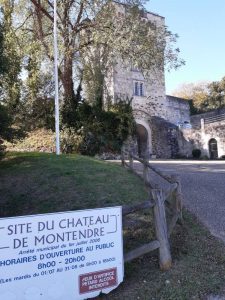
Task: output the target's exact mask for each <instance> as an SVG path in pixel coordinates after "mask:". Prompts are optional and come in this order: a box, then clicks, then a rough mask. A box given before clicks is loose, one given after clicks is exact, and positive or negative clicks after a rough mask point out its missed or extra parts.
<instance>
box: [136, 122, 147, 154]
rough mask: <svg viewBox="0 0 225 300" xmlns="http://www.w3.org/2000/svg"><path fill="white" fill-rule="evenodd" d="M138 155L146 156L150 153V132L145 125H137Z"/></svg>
mask: <svg viewBox="0 0 225 300" xmlns="http://www.w3.org/2000/svg"><path fill="white" fill-rule="evenodd" d="M136 135H137V145H138V156H139V157H141V158H146V157H147V155H148V132H147V130H146V128H145V127H144V126H143V125H140V124H137V125H136Z"/></svg>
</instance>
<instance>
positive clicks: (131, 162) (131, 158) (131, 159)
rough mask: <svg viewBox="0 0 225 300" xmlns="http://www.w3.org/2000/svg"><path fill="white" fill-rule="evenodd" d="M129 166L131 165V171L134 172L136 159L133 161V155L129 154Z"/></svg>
mask: <svg viewBox="0 0 225 300" xmlns="http://www.w3.org/2000/svg"><path fill="white" fill-rule="evenodd" d="M129 164H130V168H131V170H133V169H134V159H133V157H132V155H131V153H129Z"/></svg>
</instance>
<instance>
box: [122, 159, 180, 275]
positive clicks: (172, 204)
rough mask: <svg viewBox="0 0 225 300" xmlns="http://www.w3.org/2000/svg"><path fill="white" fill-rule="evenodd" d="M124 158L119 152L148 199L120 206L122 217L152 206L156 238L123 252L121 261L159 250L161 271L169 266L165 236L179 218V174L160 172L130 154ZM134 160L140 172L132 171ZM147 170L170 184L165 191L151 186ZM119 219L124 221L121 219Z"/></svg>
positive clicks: (166, 237) (169, 253) (170, 263)
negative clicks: (144, 188) (137, 163)
mask: <svg viewBox="0 0 225 300" xmlns="http://www.w3.org/2000/svg"><path fill="white" fill-rule="evenodd" d="M128 157H129V162H126V160H125V155H124V153H122V155H121V158H122V165H123V166H124V167H127V168H129V170H131V171H132V172H134V173H135V174H136V175H137V176H139V177H141V178H142V179H143V180H144V183H145V185H146V187H147V189H148V192H149V199H148V200H147V201H144V202H141V203H139V204H136V205H131V206H123V216H126V215H128V214H131V213H134V212H136V211H139V210H144V209H153V216H154V225H155V233H156V240H154V241H151V242H150V243H147V244H144V245H142V246H140V247H138V248H136V249H134V250H132V251H130V252H128V253H126V254H125V256H124V260H125V261H126V262H127V261H131V260H133V259H135V258H137V257H140V256H142V255H144V254H146V253H148V252H150V251H153V250H156V249H159V264H160V268H161V269H162V270H168V269H169V268H170V267H171V265H172V258H171V252H170V244H169V237H170V235H171V233H172V231H173V229H174V227H175V225H176V223H177V221H178V220H179V219H180V220H181V219H182V203H183V196H182V192H181V184H180V180H179V177H178V176H170V175H168V174H165V173H163V172H162V171H160V170H158V169H157V168H155V167H153V166H152V165H151V164H150V163H149V162H148V161H147V160H144V159H141V158H138V157H136V156H134V155H133V154H132V153H129V155H128ZM134 160H136V161H139V162H140V163H141V164H142V165H143V175H140V174H138V173H136V172H135V169H134ZM150 170H152V171H153V172H154V173H155V174H157V175H159V176H160V177H161V178H163V179H164V180H165V181H167V182H168V183H169V184H170V187H169V188H168V189H166V190H165V189H163V188H160V187H158V186H156V185H154V184H153V182H152V181H151V177H150V172H149V171H150ZM169 217H170V218H169ZM168 220H169V221H168ZM123 222H124V224H126V221H125V219H123ZM129 226H130V225H129Z"/></svg>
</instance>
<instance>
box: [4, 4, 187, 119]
mask: <svg viewBox="0 0 225 300" xmlns="http://www.w3.org/2000/svg"><path fill="white" fill-rule="evenodd" d="M0 1H1V2H4V3H5V0H0ZM15 3H16V4H15ZM15 3H14V4H15V5H16V6H17V8H15V9H14V15H15V16H17V20H20V21H19V22H17V23H19V24H15V25H17V28H19V30H16V34H17V36H22V37H23V38H22V41H23V40H24V41H26V42H24V43H23V45H24V48H27V45H30V44H32V43H31V42H32V41H33V39H34V37H35V40H36V41H38V43H39V45H40V51H39V56H40V57H42V61H45V62H47V59H48V63H49V62H53V59H54V56H53V48H52V45H53V40H52V32H53V0H50V1H46V0H30V1H24V0H18V1H16V2H15ZM143 3H144V2H142V0H132V1H130V0H126V1H123V3H122V4H121V5H122V7H126V13H125V14H124V15H123V16H122V17H121V16H119V15H118V5H119V4H116V3H115V2H114V1H106V0H91V1H82V0H81V1H71V0H65V1H58V11H57V15H58V40H59V61H60V63H59V68H58V69H59V78H60V82H61V86H62V88H63V93H64V97H63V98H64V101H63V107H62V116H63V119H66V122H67V120H68V116H70V115H71V112H72V115H73V114H74V112H75V111H76V108H77V105H78V102H79V100H80V97H79V89H78V94H77V88H79V85H76V84H75V82H76V81H77V82H78V83H79V82H80V79H81V78H82V73H83V72H82V69H83V66H82V64H83V63H84V57H85V56H86V54H87V53H88V52H89V53H90V51H91V49H94V48H97V47H98V48H99V49H101V50H102V51H103V52H104V53H107V64H108V65H110V64H112V63H114V62H115V60H116V58H118V57H120V58H121V59H122V60H123V61H127V59H129V60H132V61H134V62H135V64H136V65H137V66H138V67H139V68H140V69H142V70H143V71H145V72H147V70H148V71H149V72H152V71H153V70H154V69H155V68H157V69H158V68H161V70H163V62H164V61H165V62H166V63H167V64H168V66H169V67H177V66H178V65H180V63H181V61H180V60H179V59H178V57H177V54H178V52H179V50H178V49H176V48H174V47H173V45H174V42H175V40H176V35H173V34H172V33H171V32H169V31H168V30H167V28H166V27H165V26H164V25H161V26H156V25H155V23H154V22H150V21H147V22H146V21H144V20H142V16H143V13H144V6H143ZM29 39H30V40H31V42H30V43H29V42H28V40H29ZM165 46H166V48H165ZM164 50H165V51H164ZM40 53H41V54H40ZM77 70H78V72H77ZM80 71H81V72H80Z"/></svg>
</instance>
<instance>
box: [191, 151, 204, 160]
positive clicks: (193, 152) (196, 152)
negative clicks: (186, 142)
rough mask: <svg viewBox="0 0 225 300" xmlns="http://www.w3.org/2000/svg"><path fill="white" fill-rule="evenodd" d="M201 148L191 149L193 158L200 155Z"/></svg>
mask: <svg viewBox="0 0 225 300" xmlns="http://www.w3.org/2000/svg"><path fill="white" fill-rule="evenodd" d="M201 153H202V152H201V150H200V149H193V150H192V156H193V157H194V158H200V156H201Z"/></svg>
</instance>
